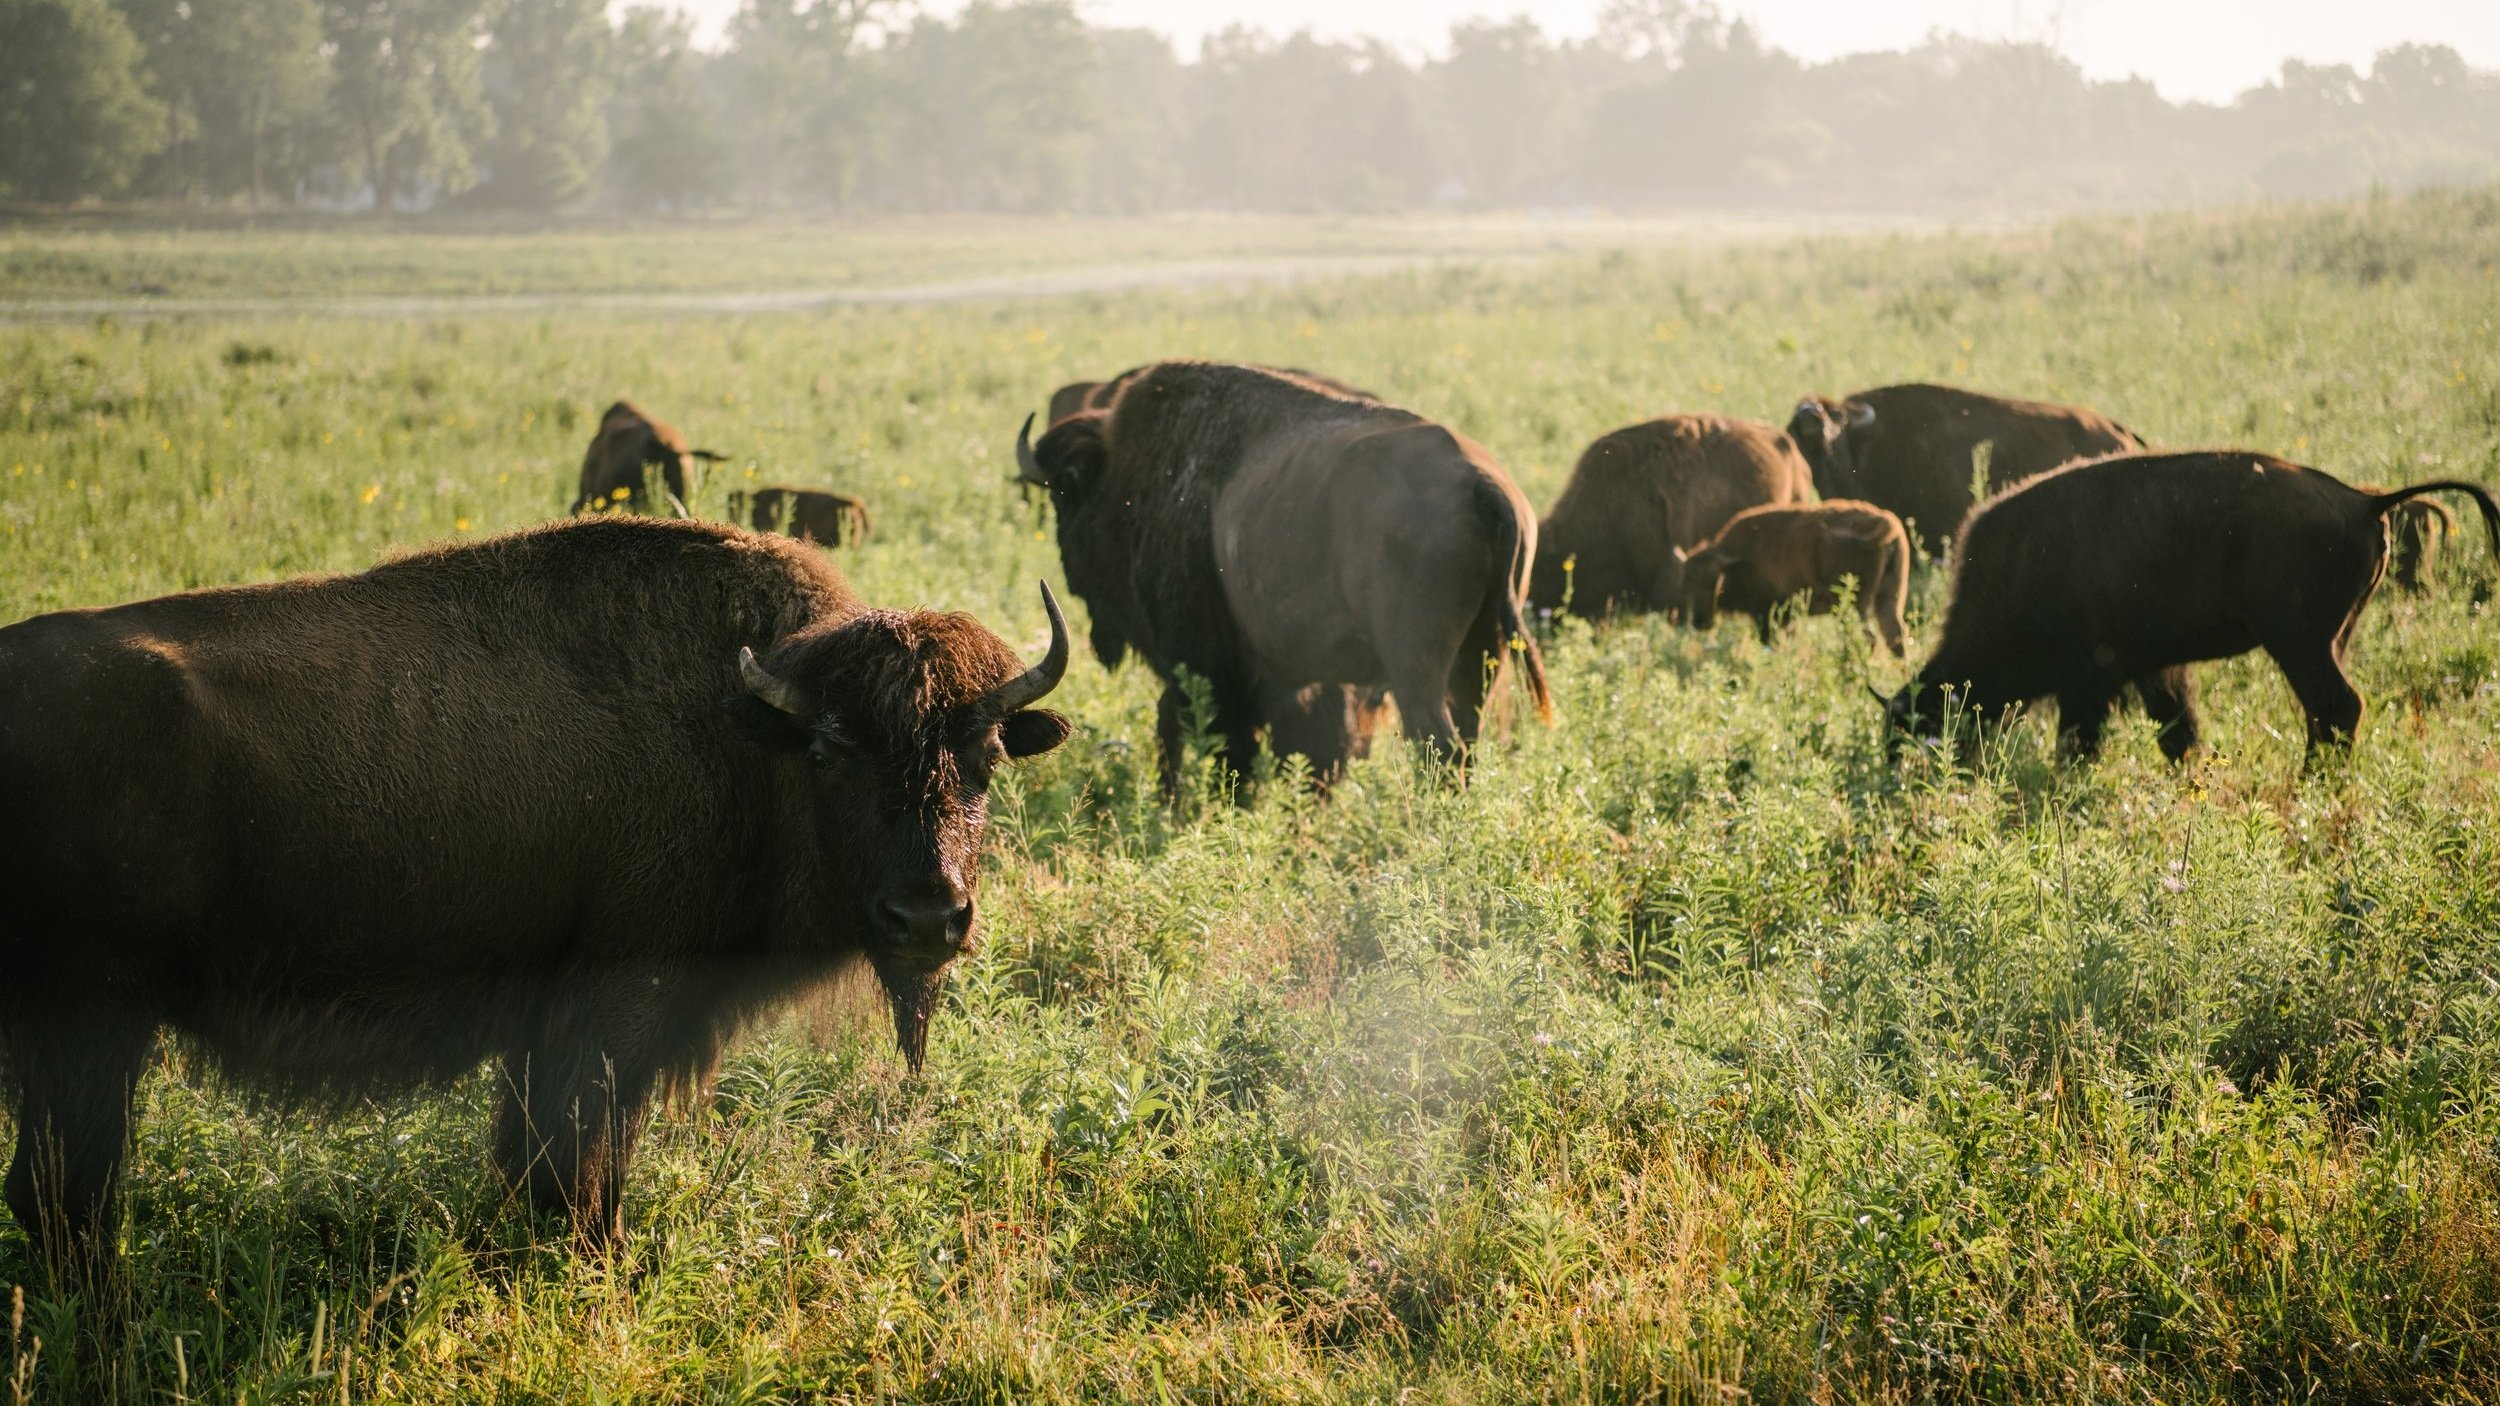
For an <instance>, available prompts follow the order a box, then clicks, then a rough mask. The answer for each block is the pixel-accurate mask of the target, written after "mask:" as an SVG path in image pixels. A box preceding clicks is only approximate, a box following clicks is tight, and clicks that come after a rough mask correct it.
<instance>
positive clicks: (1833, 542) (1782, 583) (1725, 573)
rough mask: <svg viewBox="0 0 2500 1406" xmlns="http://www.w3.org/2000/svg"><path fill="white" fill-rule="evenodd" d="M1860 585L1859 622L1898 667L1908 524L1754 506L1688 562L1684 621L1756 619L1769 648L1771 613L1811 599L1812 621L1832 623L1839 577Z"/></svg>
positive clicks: (1855, 513) (1853, 506) (1834, 507)
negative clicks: (1734, 616) (1722, 616)
mask: <svg viewBox="0 0 2500 1406" xmlns="http://www.w3.org/2000/svg"><path fill="white" fill-rule="evenodd" d="M1843 577H1855V578H1857V602H1858V614H1859V616H1861V617H1862V618H1863V619H1864V620H1865V621H1866V624H1867V628H1868V629H1871V630H1873V631H1874V632H1875V633H1876V635H1877V636H1878V637H1880V638H1881V639H1882V640H1883V642H1884V647H1885V648H1886V649H1889V650H1891V651H1892V656H1893V657H1894V658H1895V659H1898V658H1900V657H1901V655H1902V651H1903V647H1904V646H1903V638H1904V637H1903V634H1902V628H1901V607H1902V604H1903V602H1904V601H1905V599H1906V598H1907V596H1908V594H1909V586H1910V538H1909V534H1908V533H1906V532H1904V531H1903V530H1902V528H1901V519H1899V518H1897V517H1894V516H1893V515H1892V514H1890V513H1888V512H1885V511H1884V510H1883V509H1881V508H1879V507H1876V506H1875V505H1873V504H1871V503H1852V502H1847V501H1845V500H1844V501H1842V502H1837V503H1807V504H1804V505H1801V506H1798V507H1780V508H1747V509H1746V510H1745V511H1743V512H1741V513H1738V514H1737V515H1736V516H1735V517H1733V518H1730V519H1729V520H1728V524H1727V526H1725V527H1722V528H1720V529H1719V535H1718V536H1716V537H1713V538H1711V539H1710V540H1709V541H1707V542H1705V543H1703V544H1702V546H1701V550H1699V551H1697V552H1695V553H1693V554H1692V555H1691V556H1690V557H1687V558H1685V561H1684V618H1685V620H1686V621H1688V622H1689V623H1690V624H1691V625H1692V627H1693V628H1694V629H1696V630H1707V629H1710V628H1711V627H1713V626H1715V625H1716V624H1717V623H1718V619H1719V611H1720V610H1721V609H1726V610H1731V611H1739V612H1742V613H1744V614H1746V615H1750V616H1752V617H1753V619H1754V628H1755V629H1756V630H1758V631H1760V632H1761V635H1762V642H1763V643H1764V644H1769V643H1770V642H1771V615H1772V612H1773V611H1774V610H1775V609H1777V608H1778V607H1779V606H1780V604H1781V603H1782V602H1785V601H1788V600H1791V599H1793V598H1795V597H1796V596H1799V595H1804V596H1805V597H1806V613H1807V614H1809V615H1829V614H1830V613H1831V612H1832V609H1833V607H1835V606H1837V605H1838V604H1839V603H1840V594H1839V587H1840V582H1841V578H1843Z"/></svg>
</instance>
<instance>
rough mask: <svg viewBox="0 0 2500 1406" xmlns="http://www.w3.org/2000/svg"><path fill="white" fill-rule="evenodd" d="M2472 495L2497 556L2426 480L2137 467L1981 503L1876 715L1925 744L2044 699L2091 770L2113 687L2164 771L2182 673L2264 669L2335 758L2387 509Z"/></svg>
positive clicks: (2044, 483) (2183, 742)
mask: <svg viewBox="0 0 2500 1406" xmlns="http://www.w3.org/2000/svg"><path fill="white" fill-rule="evenodd" d="M2439 492H2456V493H2463V494H2465V495H2467V496H2468V497H2470V498H2472V499H2473V500H2474V502H2475V505H2476V506H2477V507H2478V508H2480V509H2481V510H2482V514H2483V521H2484V524H2485V526H2486V527H2487V528H2488V529H2489V530H2490V532H2491V534H2492V543H2493V547H2494V550H2495V551H2500V507H2496V506H2495V505H2494V503H2493V501H2492V498H2491V495H2490V494H2489V493H2487V492H2485V491H2484V490H2483V489H2482V488H2481V487H2479V486H2477V485H2474V484H2470V483H2459V482H2455V481H2441V482H2437V483H2419V484H2415V485H2413V486H2412V487H2410V488H2402V489H2398V490H2396V491H2395V492H2392V493H2378V494H2372V493H2365V492H2363V491H2361V490H2359V489H2357V488H2352V487H2350V486H2348V485H2346V484H2344V483H2341V482H2339V481H2337V480H2335V479H2333V478H2330V477H2328V476H2327V475H2325V474H2322V473H2319V472H2318V471H2317V470H2315V469H2307V468H2303V467H2301V466H2300V465H2297V464H2290V463H2286V462H2284V461H2283V460H2281V459H2277V458H2274V457H2272V456H2270V455H2265V454H2252V453H2246V452H2217V453H2201V454H2135V455H2121V456H2118V457H2116V458H2110V459H2102V460H2097V461H2095V462H2092V463H2085V464H2076V465H2072V466H2070V467H2067V468H2064V469H2059V470H2057V471H2055V472H2053V473H2048V474H2043V475H2041V476H2039V477H2038V478H2035V479H2032V480H2031V481H2030V482H2028V483H2025V484H2022V485H2020V486H2018V487H2016V488H2014V489H2012V490H2010V491H2008V492H2006V493H2004V494H2003V495H2001V496H1999V497H1997V498H1995V499H1993V500H1991V501H1990V502H1989V503H1987V504H1986V505H1985V506H1983V507H1982V508H1981V509H1980V510H1979V511H1978V512H1976V513H1974V514H1972V515H1971V519H1970V522H1969V524H1968V527H1967V528H1966V530H1965V531H1964V532H1963V534H1962V543H1961V547H1960V550H1959V552H1958V554H1957V560H1956V563H1955V574H1954V582H1953V602H1952V605H1951V607H1950V609H1949V611H1948V613H1947V615H1946V617H1945V622H1944V638H1943V640H1942V642H1941V643H1940V644H1939V645H1938V646H1937V649H1936V653H1935V656H1934V657H1933V658H1931V659H1929V660H1928V662H1927V666H1926V667H1925V668H1923V669H1921V670H1920V671H1919V675H1918V679H1917V681H1916V682H1914V683H1912V684H1911V685H1910V686H1909V687H1908V688H1905V689H1903V690H1902V691H1901V692H1900V693H1899V694H1897V695H1895V696H1894V697H1893V698H1892V700H1891V701H1890V702H1889V703H1888V704H1887V705H1886V711H1887V715H1888V716H1889V717H1890V718H1891V719H1892V721H1893V723H1894V724H1895V726H1897V727H1899V728H1901V729H1903V730H1905V731H1907V732H1909V733H1912V734H1914V735H1918V736H1922V737H1937V736H1940V735H1942V732H1943V729H1944V726H1945V721H1946V714H1947V712H1948V710H1949V708H1953V707H1958V708H1960V709H1963V710H1965V711H1966V712H1967V713H1969V714H1970V715H1971V716H1973V717H1974V718H1975V719H1976V720H1978V721H1980V722H1982V723H1987V722H1993V721H1994V720H1996V719H1998V718H2001V717H2003V716H2005V715H2006V714H2008V713H2011V712H2013V711H2016V710H2018V709H2020V708H2021V707H2022V706H2023V705H2025V704H2026V703H2028V702H2030V701H2031V700H2033V699H2037V698H2042V697H2049V696H2054V697H2055V698H2056V699H2057V710H2058V724H2059V728H2060V731H2061V732H2062V733H2063V735H2064V738H2065V741H2066V743H2067V745H2068V747H2069V748H2070V749H2071V750H2072V751H2073V752H2074V753H2076V754H2079V755H2083V756H2089V755H2091V754H2092V753H2093V752H2095V751H2096V750H2098V748H2099V746H2100V740H2101V729H2102V726H2103V724H2104V723H2105V722H2106V720H2107V718H2108V715H2109V710H2110V708H2111V706H2112V705H2113V704H2114V703H2115V702H2116V700H2117V698H2118V695H2119V692H2120V690H2122V689H2123V688H2125V687H2126V686H2127V685H2128V684H2129V683H2133V684H2134V685H2135V688H2136V691H2137V692H2138V693H2139V694H2140V695H2141V696H2142V697H2143V699H2144V708H2145V711H2146V712H2147V713H2149V714H2151V715H2152V717H2153V720H2154V722H2155V723H2157V724H2158V725H2160V727H2161V729H2162V739H2161V742H2162V750H2163V751H2164V752H2165V753H2167V754H2168V755H2169V756H2171V757H2172V758H2173V759H2174V760H2175V759H2176V758H2178V757H2181V756H2184V755H2186V753H2187V752H2188V751H2189V750H2190V749H2191V748H2193V747H2194V746H2195V745H2196V742H2197V738H2198V735H2199V733H2200V731H2201V729H2202V720H2201V719H2200V718H2199V717H2198V716H2197V711H2196V702H2195V696H2194V693H2193V691H2192V690H2191V688H2190V687H2189V679H2188V673H2187V667H2186V666H2188V665H2190V664H2193V663H2196V662H2197V661H2199V660H2205V659H2225V658H2229V657H2230V656H2232V655H2235V654H2241V653H2245V652H2246V651H2248V650H2251V649H2262V650H2264V651H2265V652H2266V653H2267V654H2268V655H2270V656H2271V657H2272V658H2273V659H2274V662H2275V664H2276V665H2277V666H2278V667H2280V668H2281V669H2282V671H2283V676H2284V678H2285V679H2286V680H2287V681H2289V682H2290V684H2291V686H2292V692H2293V693H2294V694H2296V695H2298V697H2299V699H2300V706H2301V710H2302V711H2303V712H2304V713H2306V714H2307V715H2308V721H2309V744H2310V746H2311V747H2312V748H2313V749H2314V748H2318V747H2327V746H2349V745H2350V744H2351V741H2352V736H2353V732H2354V730H2355V729H2356V728H2358V727H2359V726H2360V724H2361V711H2362V702H2361V695H2360V693H2359V692H2358V691H2357V690H2355V689H2354V688H2353V686H2352V680H2351V679H2350V678H2348V677H2347V676H2346V675H2345V673H2344V654H2345V651H2346V649H2347V648H2348V647H2349V646H2350V644H2351V641H2352V632H2353V627H2354V625H2355V624H2356V623H2357V622H2358V621H2359V619H2360V616H2361V608H2362V606H2363V605H2364V604H2366V603H2367V602H2368V601H2369V598H2370V593H2371V591H2372V590H2373V589H2374V588H2376V587H2377V585H2378V581H2379V574H2380V572H2381V571H2382V570H2383V569H2384V567H2385V566H2386V560H2387V529H2386V524H2385V519H2386V517H2387V514H2388V513H2389V512H2390V511H2391V510H2393V509H2395V508H2397V507H2399V506H2400V505H2402V504H2403V503H2405V502H2407V501H2409V500H2411V499H2413V498H2414V497H2416V496H2418V495H2420V494H2424V493H2439Z"/></svg>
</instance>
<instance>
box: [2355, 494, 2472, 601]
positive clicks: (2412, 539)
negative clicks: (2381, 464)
mask: <svg viewBox="0 0 2500 1406" xmlns="http://www.w3.org/2000/svg"><path fill="white" fill-rule="evenodd" d="M2362 491H2363V492H2365V493H2376V492H2380V491H2381V490H2380V489H2378V488H2377V487H2375V486H2364V487H2363V489H2362ZM2456 535H2457V519H2456V514H2454V513H2451V512H2449V511H2448V507H2447V505H2446V504H2444V503H2439V502H2435V501H2433V500H2431V499H2429V498H2414V499H2410V500H2408V501H2406V502H2402V503H2398V504H2397V505H2396V506H2395V508H2394V509H2393V510H2392V511H2390V512H2389V513H2388V514H2387V579H2388V580H2390V581H2393V582H2394V583H2396V589H2398V590H2400V591H2405V592H2407V593H2409V594H2413V595H2420V594H2421V593H2423V592H2425V591H2427V590H2429V589H2431V587H2432V586H2434V585H2436V584H2438V581H2437V572H2438V566H2439V550H2440V548H2441V546H2443V545H2444V544H2446V543H2447V541H2448V540H2449V539H2450V538H2453V537H2455V536H2456Z"/></svg>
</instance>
